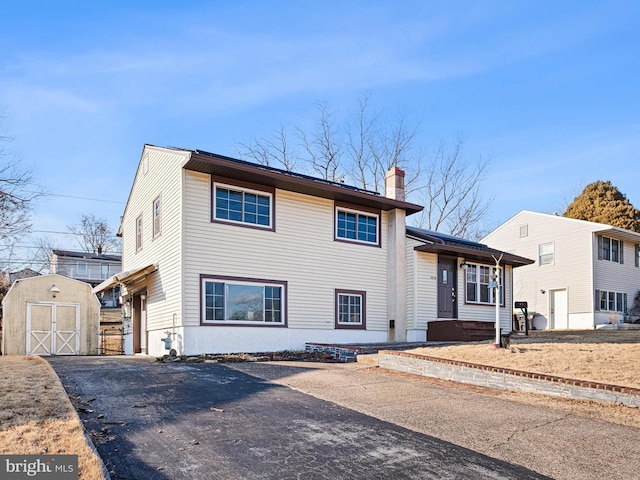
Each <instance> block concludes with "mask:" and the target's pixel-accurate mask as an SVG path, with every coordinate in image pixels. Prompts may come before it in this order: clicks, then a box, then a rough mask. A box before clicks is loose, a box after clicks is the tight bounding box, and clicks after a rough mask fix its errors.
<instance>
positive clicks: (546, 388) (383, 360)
mask: <svg viewBox="0 0 640 480" xmlns="http://www.w3.org/2000/svg"><path fill="white" fill-rule="evenodd" d="M378 362H379V365H380V368H386V369H388V370H395V371H399V372H406V373H413V374H416V375H423V376H427V377H436V378H442V379H445V380H452V381H454V382H461V383H470V384H473V385H480V386H484V387H491V388H504V389H512V390H519V391H523V392H530V393H540V394H544V395H555V396H559V397H565V398H573V399H577V400H594V401H598V402H611V403H621V404H625V405H631V406H636V407H640V389H638V388H631V387H622V386H619V385H609V384H606V383H598V382H588V381H584V380H575V379H570V378H563V377H556V376H553V375H544V374H538V373H531V372H524V371H521V370H512V369H509V368H501V367H490V366H487V365H477V364H474V363H468V362H462V361H458V360H447V359H443V358H437V357H429V356H425V355H416V354H413V353H407V352H395V351H391V350H380V352H378Z"/></svg>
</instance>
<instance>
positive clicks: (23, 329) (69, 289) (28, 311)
mask: <svg viewBox="0 0 640 480" xmlns="http://www.w3.org/2000/svg"><path fill="white" fill-rule="evenodd" d="M2 312H3V322H2V353H3V355H25V354H26V355H96V354H97V353H98V333H99V322H100V303H99V302H98V299H97V298H96V296H95V295H94V294H93V293H91V286H90V285H88V284H87V283H84V282H80V281H78V280H74V279H71V278H68V277H64V276H61V275H55V274H52V275H40V276H36V277H30V278H24V279H21V280H16V281H15V282H14V283H13V285H12V286H11V288H10V289H9V291H8V292H7V294H6V296H5V297H4V299H3V301H2Z"/></svg>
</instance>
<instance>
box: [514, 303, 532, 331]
mask: <svg viewBox="0 0 640 480" xmlns="http://www.w3.org/2000/svg"><path fill="white" fill-rule="evenodd" d="M515 306H516V308H519V309H520V310H521V311H522V313H523V314H524V333H525V335H526V336H527V337H528V336H529V310H528V303H527V302H515Z"/></svg>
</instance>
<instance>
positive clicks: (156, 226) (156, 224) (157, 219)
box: [153, 197, 162, 238]
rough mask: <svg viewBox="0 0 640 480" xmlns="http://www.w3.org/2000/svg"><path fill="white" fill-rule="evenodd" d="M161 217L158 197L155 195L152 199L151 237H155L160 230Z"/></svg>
mask: <svg viewBox="0 0 640 480" xmlns="http://www.w3.org/2000/svg"><path fill="white" fill-rule="evenodd" d="M161 218H162V210H161V205H160V197H157V198H156V199H155V200H154V201H153V238H156V237H157V236H158V235H160V232H161V227H162V224H161Z"/></svg>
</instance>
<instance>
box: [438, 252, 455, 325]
mask: <svg viewBox="0 0 640 480" xmlns="http://www.w3.org/2000/svg"><path fill="white" fill-rule="evenodd" d="M457 263H458V260H457V259H455V258H447V257H438V318H458V309H457V302H456V298H457V283H456V282H457V279H456V271H457V268H456V267H457Z"/></svg>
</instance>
